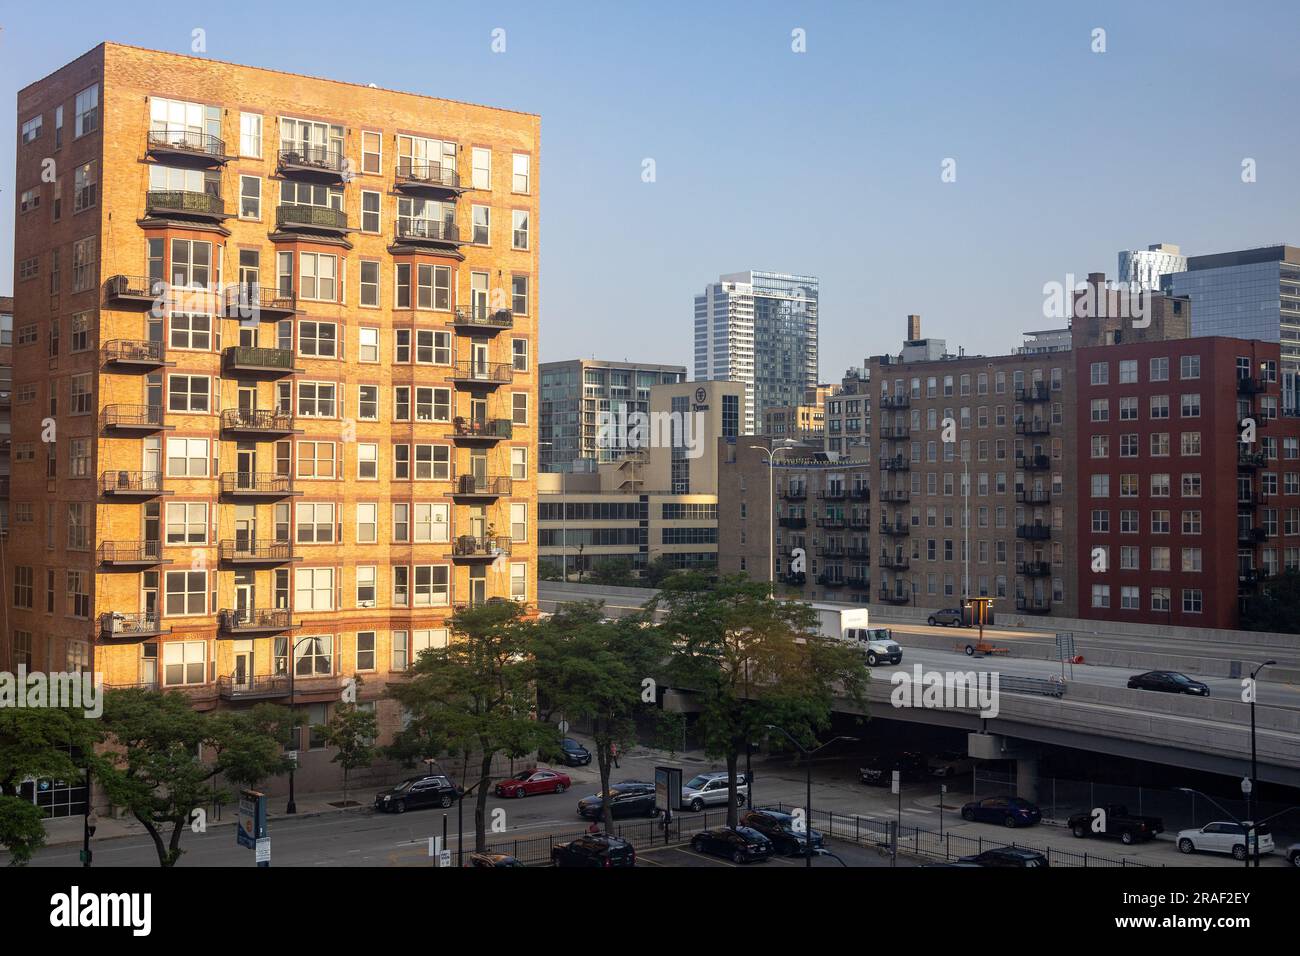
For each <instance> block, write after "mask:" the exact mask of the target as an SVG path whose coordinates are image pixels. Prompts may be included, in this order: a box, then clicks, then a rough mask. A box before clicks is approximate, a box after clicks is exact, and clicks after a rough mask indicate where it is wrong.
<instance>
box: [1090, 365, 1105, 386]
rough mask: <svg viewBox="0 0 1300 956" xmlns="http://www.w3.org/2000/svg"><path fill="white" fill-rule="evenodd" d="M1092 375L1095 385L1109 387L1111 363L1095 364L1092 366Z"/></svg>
mask: <svg viewBox="0 0 1300 956" xmlns="http://www.w3.org/2000/svg"><path fill="white" fill-rule="evenodd" d="M1090 374H1091V378H1092V384H1093V385H1109V384H1110V363H1109V362H1093V363H1092V365H1091V366H1090Z"/></svg>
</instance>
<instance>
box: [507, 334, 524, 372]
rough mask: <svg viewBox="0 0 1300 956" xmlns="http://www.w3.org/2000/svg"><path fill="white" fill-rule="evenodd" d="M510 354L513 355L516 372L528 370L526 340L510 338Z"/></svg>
mask: <svg viewBox="0 0 1300 956" xmlns="http://www.w3.org/2000/svg"><path fill="white" fill-rule="evenodd" d="M510 350H511V354H512V356H513V357H514V366H515V371H516V372H527V371H528V340H527V339H512V340H511V342H510Z"/></svg>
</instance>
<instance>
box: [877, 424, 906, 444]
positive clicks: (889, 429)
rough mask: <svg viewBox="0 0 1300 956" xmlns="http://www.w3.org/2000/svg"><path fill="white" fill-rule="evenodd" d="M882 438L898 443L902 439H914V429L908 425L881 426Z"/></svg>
mask: <svg viewBox="0 0 1300 956" xmlns="http://www.w3.org/2000/svg"><path fill="white" fill-rule="evenodd" d="M880 437H881V438H887V439H891V440H893V441H898V440H899V439H902V438H910V437H912V429H911V427H910V426H908V425H888V426H881V429H880Z"/></svg>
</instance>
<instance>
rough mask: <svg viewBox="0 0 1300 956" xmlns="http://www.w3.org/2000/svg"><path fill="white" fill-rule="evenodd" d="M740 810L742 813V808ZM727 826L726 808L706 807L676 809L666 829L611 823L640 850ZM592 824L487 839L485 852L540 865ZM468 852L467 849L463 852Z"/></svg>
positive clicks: (658, 823) (651, 823) (650, 822)
mask: <svg viewBox="0 0 1300 956" xmlns="http://www.w3.org/2000/svg"><path fill="white" fill-rule="evenodd" d="M741 812H744V811H743V810H742V811H741ZM726 825H727V811H726V809H722V810H706V811H705V812H703V813H686V812H681V811H679V812H677V813H674V814H673V817H672V820H671V821H670V822H669V824H668V829H667V831H666V832H665V830H664V824H663V820H662V818H659V817H656V818H654V819H644V820H635V821H630V822H627V823H618V822H615V823H614V827H613V830H612V831H610V832H612V833H613V834H614V836H616V837H618V838H619V839H622V840H627V841H628V842H629V843H631V844H632V846H633V847H635V848H637V849H641V850H647V849H650V848H651V847H652V846H669V845H672V844H675V843H683V842H685V841H686V840H687V839H689V837H690V836H691V835H692V834H695V833H698V832H700V831H701V830H708V829H710V828H712V827H723V826H726ZM590 826H591V824H590V823H588V824H587V825H586V826H575V827H574V828H573V829H571V830H569V829H566V830H563V831H558V832H555V833H547V834H544V835H541V836H528V837H518V838H515V839H511V840H490V839H489V841H488V843H487V852H488V853H507V854H509V855H510V856H513V857H514V858H515V859H516V860H518V861H519V862H520V863H523V864H525V865H526V866H540V865H543V864H547V863H550V862H551V847H552V846H554V845H555V844H556V843H568V842H569V841H570V840H576V839H577V838H578V837H580V836H582V835H583V834H585V833H586V832H587V829H588V828H589V827H590ZM468 852H469V851H468V850H466V853H468Z"/></svg>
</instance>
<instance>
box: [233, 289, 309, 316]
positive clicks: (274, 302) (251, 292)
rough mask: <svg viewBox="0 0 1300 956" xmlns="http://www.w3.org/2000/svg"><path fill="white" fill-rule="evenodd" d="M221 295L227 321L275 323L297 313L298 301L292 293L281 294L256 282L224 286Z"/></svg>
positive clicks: (277, 290)
mask: <svg viewBox="0 0 1300 956" xmlns="http://www.w3.org/2000/svg"><path fill="white" fill-rule="evenodd" d="M223 294H224V296H225V303H224V307H225V316H226V318H228V319H252V320H254V321H263V320H265V321H268V322H277V321H279V320H280V319H287V318H289V317H290V316H293V315H296V314H297V312H298V300H297V299H296V298H295V297H294V295H293V293H292V292H287V293H286V292H282V291H280V290H279V289H276V288H274V287H272V286H265V285H260V284H258V283H256V282H236V283H233V284H231V285H228V286H226V288H225V292H224V293H223Z"/></svg>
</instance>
